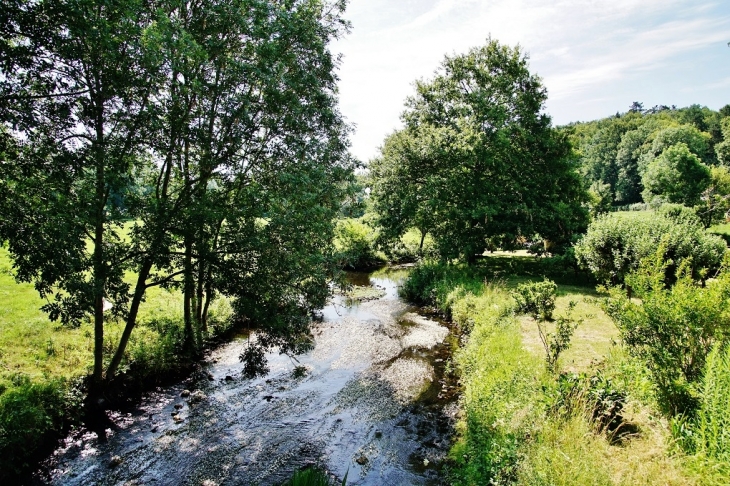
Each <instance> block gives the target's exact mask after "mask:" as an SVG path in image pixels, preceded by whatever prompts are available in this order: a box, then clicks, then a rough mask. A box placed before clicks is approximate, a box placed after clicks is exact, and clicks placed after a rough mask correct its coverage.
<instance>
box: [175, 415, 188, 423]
mask: <svg viewBox="0 0 730 486" xmlns="http://www.w3.org/2000/svg"><path fill="white" fill-rule="evenodd" d="M172 420H174V421H175V423H176V424H179V423H180V422H182V421H183V420H185V419H184V418H182V417H181V416H179V415H175V416H174V417H172Z"/></svg>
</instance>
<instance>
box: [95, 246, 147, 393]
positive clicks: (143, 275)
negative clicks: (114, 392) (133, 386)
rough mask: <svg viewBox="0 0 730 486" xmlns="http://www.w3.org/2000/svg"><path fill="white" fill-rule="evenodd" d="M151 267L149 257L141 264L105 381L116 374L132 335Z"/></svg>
mask: <svg viewBox="0 0 730 486" xmlns="http://www.w3.org/2000/svg"><path fill="white" fill-rule="evenodd" d="M151 269H152V261H151V259H148V260H147V261H145V262H144V263H143V264H142V267H141V268H140V270H139V275H138V276H137V284H136V286H135V288H134V296H133V297H132V303H131V305H130V307H129V315H128V316H127V322H126V325H125V326H124V331H123V332H122V337H121V339H120V340H119V345H118V346H117V350H116V352H115V353H114V357H113V358H112V361H111V363H109V367H108V368H107V370H106V381H107V382H109V381H111V380H112V379H113V378H114V376H115V375H116V373H117V369H118V368H119V364H120V363H121V362H122V358H123V357H124V351H125V350H126V348H127V344H128V343H129V337H130V336H131V335H132V330H133V329H134V326H135V325H136V324H137V314H138V313H139V306H140V304H141V303H142V298H143V297H144V293H145V290H146V289H147V287H146V284H147V277H149V274H150V270H151Z"/></svg>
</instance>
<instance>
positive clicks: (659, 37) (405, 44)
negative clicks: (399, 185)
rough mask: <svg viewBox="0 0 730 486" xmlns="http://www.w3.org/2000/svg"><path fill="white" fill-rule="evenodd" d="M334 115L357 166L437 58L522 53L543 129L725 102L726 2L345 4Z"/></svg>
mask: <svg viewBox="0 0 730 486" xmlns="http://www.w3.org/2000/svg"><path fill="white" fill-rule="evenodd" d="M345 18H346V19H348V20H349V21H350V22H351V23H352V30H351V32H350V33H349V34H347V35H345V36H344V37H343V38H341V39H339V40H337V41H335V42H334V43H333V44H332V45H331V49H332V51H333V52H334V53H338V54H341V55H342V60H341V64H340V67H339V72H338V75H339V78H340V82H339V90H340V107H341V110H342V113H343V114H344V116H345V117H346V119H347V121H348V122H349V123H351V124H353V125H354V126H355V133H354V134H353V136H352V138H351V141H352V147H351V152H352V153H353V155H355V156H356V157H357V158H359V159H360V160H361V161H363V162H367V161H368V160H370V159H371V158H373V157H375V156H376V155H377V154H378V148H379V147H380V146H381V145H382V143H383V139H384V138H385V136H386V135H388V134H389V133H392V132H393V131H394V130H396V129H398V128H400V127H401V126H402V125H401V122H400V114H401V112H402V111H403V107H404V101H405V99H406V97H408V96H409V95H411V94H413V93H414V84H413V83H414V81H415V80H417V79H424V80H428V79H430V78H431V77H432V76H433V73H434V72H435V71H436V69H437V68H438V67H439V64H440V63H441V61H443V59H444V56H445V55H447V54H448V55H454V54H462V53H465V52H467V51H468V50H469V48H471V47H475V46H480V45H484V44H486V40H487V38H488V37H489V36H490V35H491V37H492V38H493V39H496V40H498V41H499V42H500V43H503V44H508V45H511V46H515V45H518V44H519V45H520V46H521V48H522V49H523V51H524V52H525V53H526V54H527V55H528V56H529V59H530V71H531V72H532V73H536V74H537V75H538V76H540V77H541V78H542V79H543V82H544V84H545V86H546V87H547V90H548V101H547V103H546V106H545V111H546V112H547V113H548V114H549V115H550V116H552V119H553V123H554V124H556V125H563V124H567V123H570V122H573V121H588V120H595V119H598V118H603V117H606V116H609V115H612V114H615V113H616V112H625V111H627V110H628V108H629V106H630V105H631V103H632V102H634V101H639V102H642V103H643V104H644V106H645V107H651V106H654V105H661V104H664V105H670V106H671V105H676V106H677V107H684V106H689V105H691V104H695V103H697V104H700V105H703V106H708V107H709V108H712V109H714V110H717V109H719V108H720V107H722V106H724V105H726V104H728V103H730V46H728V42H730V0H714V1H712V0H350V2H349V5H348V8H347V11H346V12H345Z"/></svg>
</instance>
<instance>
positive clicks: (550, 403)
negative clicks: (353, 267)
mask: <svg viewBox="0 0 730 486" xmlns="http://www.w3.org/2000/svg"><path fill="white" fill-rule="evenodd" d="M543 275H549V276H550V277H551V278H553V279H555V280H556V281H557V282H558V286H557V289H558V290H557V299H556V300H555V311H554V315H555V316H561V315H565V314H566V312H567V311H568V307H569V303H570V302H571V301H572V302H575V306H574V309H573V313H572V315H573V318H574V319H575V320H576V321H577V322H578V323H579V324H578V327H577V328H576V330H575V333H574V334H573V336H572V339H571V342H570V347H569V348H568V349H567V350H566V351H565V352H563V353H562V354H561V355H560V358H559V361H558V366H557V370H556V371H555V372H554V373H553V372H551V371H549V370H548V369H547V367H546V362H545V350H544V349H543V347H542V344H541V342H540V339H539V337H538V333H537V325H536V322H535V320H534V319H533V318H532V317H529V316H526V315H518V314H516V313H515V303H514V299H513V298H512V296H511V292H512V291H513V290H514V289H515V288H516V287H517V286H518V285H519V284H523V283H525V282H530V281H542V280H543ZM576 280H578V283H577V284H576V282H575V281H576ZM403 293H404V296H406V297H407V298H409V299H411V300H414V301H417V302H420V303H423V304H428V305H432V306H434V307H435V308H437V309H438V310H439V311H440V312H442V313H444V314H445V315H446V316H448V317H450V318H451V320H452V321H453V322H454V324H456V326H457V327H458V328H459V329H461V331H462V337H461V341H462V347H461V349H460V350H459V351H458V352H457V354H456V356H455V358H454V363H453V369H454V372H456V373H458V374H459V377H460V383H461V387H462V390H461V392H462V396H461V416H460V421H459V424H458V433H457V439H456V441H455V443H454V446H453V448H452V453H451V459H452V461H453V464H452V466H451V478H450V479H451V480H452V482H453V484H458V485H468V484H523V485H635V484H645V485H651V484H666V485H705V484H717V485H720V484H727V483H728V481H730V471H729V470H728V467H727V465H722V464H720V463H718V462H717V461H712V460H709V459H707V458H706V457H702V456H700V455H692V454H688V453H685V452H684V451H683V450H682V449H681V448H680V447H678V445H677V443H676V439H675V434H674V433H673V427H676V422H673V421H671V420H668V419H666V418H664V417H663V416H662V414H661V413H660V411H659V407H658V405H657V400H656V395H655V390H654V388H653V386H652V383H651V380H650V377H649V376H648V372H647V370H646V368H645V366H644V365H643V364H642V363H640V362H639V361H638V360H636V359H635V358H633V357H632V356H630V354H629V353H628V352H627V350H626V349H625V347H624V346H623V345H622V344H621V340H620V333H619V330H618V329H617V327H616V326H615V325H614V323H613V322H612V320H611V319H610V318H609V317H608V316H607V315H606V313H605V312H604V310H603V308H602V305H601V302H602V299H605V298H606V296H605V295H603V294H599V293H597V292H596V290H595V286H594V285H591V283H590V282H588V281H587V280H583V279H582V278H575V275H573V274H572V273H571V271H556V268H555V266H552V265H550V263H549V260H548V259H538V258H535V257H530V256H525V255H519V256H514V255H513V256H509V254H508V253H502V254H498V255H496V256H491V257H489V256H488V257H486V258H484V259H483V260H481V261H480V263H479V265H478V266H476V267H466V266H454V265H452V266H440V265H426V266H424V267H421V268H418V269H416V270H415V271H414V272H413V274H412V275H411V278H410V279H409V280H408V281H407V282H406V284H405V285H404V288H403ZM548 326H550V323H548ZM552 330H553V328H550V327H549V328H548V331H552Z"/></svg>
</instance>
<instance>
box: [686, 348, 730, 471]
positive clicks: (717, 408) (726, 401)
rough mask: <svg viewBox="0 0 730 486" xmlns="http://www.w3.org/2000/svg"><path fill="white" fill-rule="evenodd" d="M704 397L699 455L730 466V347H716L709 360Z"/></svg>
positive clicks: (698, 428)
mask: <svg viewBox="0 0 730 486" xmlns="http://www.w3.org/2000/svg"><path fill="white" fill-rule="evenodd" d="M701 397H702V398H701V400H700V408H699V411H698V413H697V420H696V425H695V430H694V434H695V441H694V442H695V448H696V452H697V453H698V454H700V455H702V456H705V457H707V458H710V459H714V460H717V461H720V462H724V463H725V464H730V346H728V345H726V346H724V347H720V346H715V348H714V349H713V350H712V352H711V353H710V354H709V356H708V357H707V362H706V364H705V375H704V377H703V379H702V393H701Z"/></svg>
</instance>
